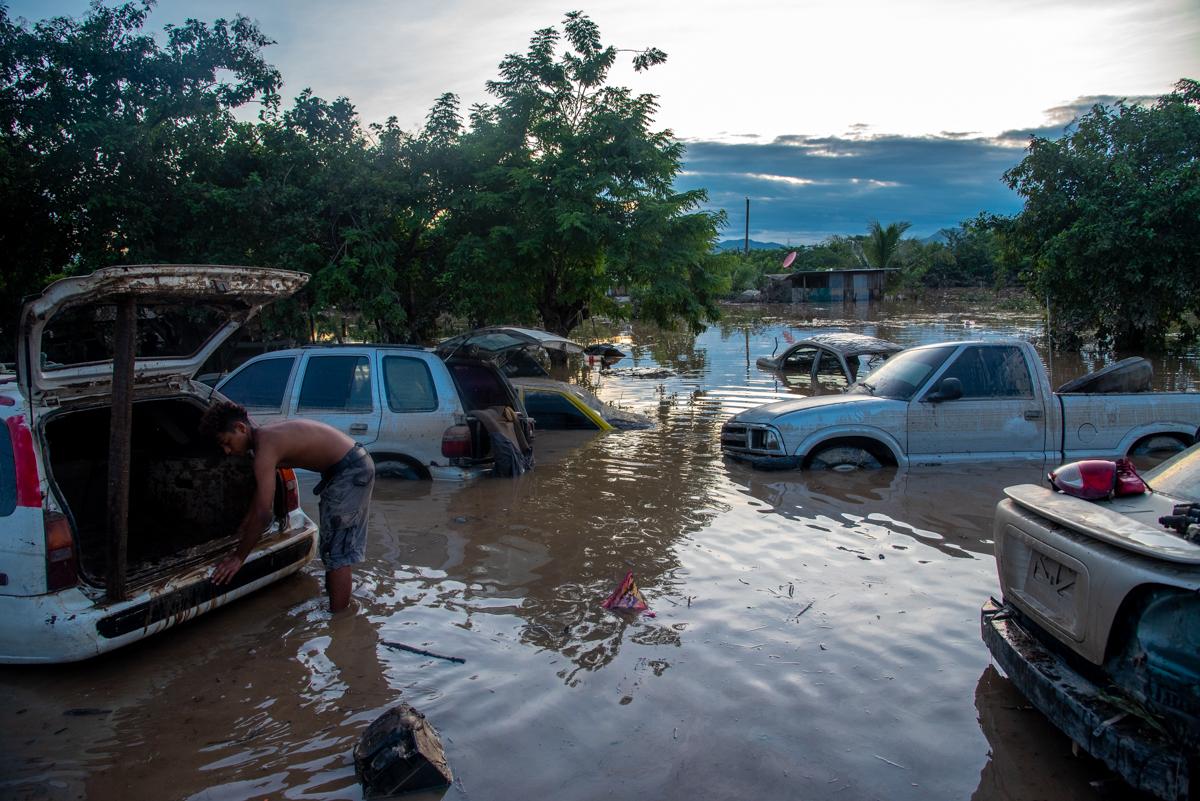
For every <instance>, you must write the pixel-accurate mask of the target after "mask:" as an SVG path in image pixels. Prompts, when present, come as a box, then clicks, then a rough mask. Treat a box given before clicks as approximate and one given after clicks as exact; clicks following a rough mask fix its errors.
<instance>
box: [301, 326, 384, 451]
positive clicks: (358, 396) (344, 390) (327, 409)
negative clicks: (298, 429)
mask: <svg viewBox="0 0 1200 801" xmlns="http://www.w3.org/2000/svg"><path fill="white" fill-rule="evenodd" d="M301 371H302V373H301V379H300V391H299V393H297V394H296V398H295V410H294V416H298V417H308V418H311V419H314V420H320V421H321V422H322V423H327V424H329V425H331V426H333V427H334V428H336V429H337V430H339V431H342V432H344V433H345V434H347V435H348V436H349V437H350V438H351V439H353V440H354V441H355V442H358V443H361V444H362V445H370V444H371V443H372V442H374V441H375V440H376V439H378V438H379V419H380V417H381V415H382V411H381V409H380V405H379V400H378V392H377V391H376V386H375V385H376V383H377V381H376V377H375V376H374V375H372V369H371V354H370V353H369V352H368V351H366V350H363V351H362V352H358V351H345V350H340V349H339V350H338V351H337V352H335V353H311V352H310V353H306V354H304V363H303V364H302V365H301Z"/></svg>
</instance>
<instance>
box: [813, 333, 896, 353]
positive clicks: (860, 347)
mask: <svg viewBox="0 0 1200 801" xmlns="http://www.w3.org/2000/svg"><path fill="white" fill-rule="evenodd" d="M806 342H807V343H814V344H817V345H820V346H822V347H826V348H829V349H830V350H834V351H837V352H839V353H841V354H842V355H843V356H862V355H865V354H868V353H899V352H900V351H902V350H904V346H903V345H897V344H896V343H895V342H888V341H887V340H886V339H879V338H878V337H872V336H867V335H866V334H855V333H851V332H849V331H836V332H833V333H828V334H813V335H812V336H810V337H805V338H804V339H798V340H796V342H795V344H793V345H791V346H790V347H795V346H796V345H803V344H804V343H806Z"/></svg>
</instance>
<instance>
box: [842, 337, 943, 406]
mask: <svg viewBox="0 0 1200 801" xmlns="http://www.w3.org/2000/svg"><path fill="white" fill-rule="evenodd" d="M956 347H957V346H956V345H943V346H942V347H937V348H921V349H920V350H910V351H904V352H902V353H897V354H896V355H895V356H893V357H892V358H890V359H888V360H887V361H886V362H884V364H883V365H882V366H881V367H879V368H878V369H877V370H875V371H874V372H872V373H871V377H870V378H869V379H867V380H866V381H862V382H859V383H858V384H856V385H855V388H854V391H855V392H865V393H867V394H869V395H878V396H880V397H882V398H894V399H896V400H908V399H909V398H911V397H912V396H913V393H914V392H916V391H917V390H918V389H920V388H921V385H922V384H924V383H925V379H927V378H929V376H930V375H931V374H932V373H933V371H935V370H937V369H938V368H939V367H941V366H942V362H944V361H946V357H948V356H949V355H950V354H951V353H953V352H954V349H955V348H956Z"/></svg>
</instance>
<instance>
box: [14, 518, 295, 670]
mask: <svg viewBox="0 0 1200 801" xmlns="http://www.w3.org/2000/svg"><path fill="white" fill-rule="evenodd" d="M316 543H317V528H316V526H315V525H314V524H313V522H312V521H311V520H308V519H307V518H305V519H304V525H303V526H302V527H301V528H300V529H299V530H297V531H294V532H293V533H292V534H290V535H289V536H288V537H287V538H286V539H284V540H282V541H280V542H275V543H271V544H270V545H268V546H266V547H263V548H261V549H260V550H258V551H255V552H254V553H252V554H251V556H250V558H249V559H247V560H246V563H245V564H244V565H243V566H242V569H241V570H239V571H238V573H237V574H236V575H235V576H234V577H233V579H232V580H231V581H230V583H229V584H227V585H223V586H221V587H217V586H216V585H214V584H213V583H212V582H211V581H210V580H209V578H208V576H209V573H210V572H211V571H212V567H213V564H212V563H211V562H207V563H204V564H201V565H198V566H197V567H195V568H193V569H191V570H190V571H188V573H187V574H186V575H181V576H178V577H176V578H174V579H171V580H168V581H166V582H164V583H162V584H157V585H153V586H151V587H147V588H144V589H142V590H141V591H139V592H137V593H136V594H135V595H133V596H132V597H130V598H129V599H127V600H124V601H116V602H109V601H105V600H99V601H97V600H94V599H93V598H91V597H89V596H88V595H85V594H84V592H83V591H82V590H81V588H79V587H73V588H71V589H69V590H63V591H61V592H56V593H49V594H46V595H35V596H28V597H25V596H0V663H9V664H14V663H38V662H75V661H79V660H82V659H89V658H91V657H94V656H98V655H99V654H102V653H104V652H106V651H112V650H114V649H116V648H119V647H121V646H123V645H128V644H129V643H132V642H135V641H137V640H141V639H145V638H146V637H149V636H151V635H153V634H157V633H158V632H161V631H164V630H166V629H169V628H172V627H174V626H177V625H179V624H180V623H183V622H184V621H187V620H191V619H192V618H194V617H197V616H198V615H201V614H204V613H205V612H209V611H211V610H213V609H217V608H219V607H222V606H224V605H225V604H227V603H229V602H231V601H234V600H236V599H238V598H240V597H242V596H244V595H249V594H250V593H252V592H254V591H255V590H257V589H259V588H261V587H265V586H267V585H268V584H272V583H274V582H276V581H279V580H280V579H282V578H284V577H285V576H288V575H291V574H292V573H295V572H297V571H298V570H300V569H301V568H302V567H304V565H305V563H306V562H308V560H309V559H311V558H312V556H313V554H314V552H315V551H316Z"/></svg>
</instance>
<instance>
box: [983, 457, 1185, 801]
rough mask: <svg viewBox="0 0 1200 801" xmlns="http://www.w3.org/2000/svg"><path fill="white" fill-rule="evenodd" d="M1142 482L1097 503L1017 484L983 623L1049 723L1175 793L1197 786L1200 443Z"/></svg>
mask: <svg viewBox="0 0 1200 801" xmlns="http://www.w3.org/2000/svg"><path fill="white" fill-rule="evenodd" d="M1064 472H1065V471H1064ZM1142 478H1143V479H1144V481H1145V484H1146V485H1148V486H1149V487H1150V489H1151V491H1149V492H1146V493H1144V494H1132V495H1128V496H1125V497H1114V498H1112V499H1111V500H1098V501H1089V500H1083V499H1082V498H1080V497H1072V496H1071V495H1068V494H1063V493H1060V492H1055V491H1054V490H1052V489H1051V488H1050V487H1048V486H1035V485H1031V484H1021V485H1017V486H1013V487H1009V488H1007V489H1006V490H1005V495H1007V498H1006V499H1005V500H1003V501H1001V502H1000V503H999V505H998V506H997V508H996V514H995V520H994V527H993V531H994V541H995V553H996V567H997V572H998V574H999V579H1000V590H1001V593H1002V599H1003V600H1002V601H1000V602H997V601H989V602H988V603H987V604H985V605H984V607H983V610H982V614H981V626H982V634H983V639H984V642H986V643H987V646H988V648H989V649H990V651H991V653H992V655H993V656H994V657H995V659H996V661H997V662H998V663H999V664H1000V666H1001V668H1003V670H1004V672H1005V673H1007V674H1008V677H1009V678H1010V679H1011V680H1012V682H1013V683H1014V684H1015V685H1016V686H1017V688H1018V689H1020V690H1021V691H1022V692H1023V693H1024V694H1025V695H1026V696H1027V697H1028V698H1029V700H1030V701H1031V702H1032V703H1033V705H1034V706H1035V707H1037V708H1038V709H1039V710H1041V712H1042V713H1043V714H1044V715H1046V717H1047V718H1049V719H1050V720H1051V722H1053V723H1054V724H1055V725H1056V726H1057V727H1058V728H1059V729H1061V730H1062V731H1063V732H1064V733H1066V734H1067V736H1068V737H1070V738H1071V739H1072V740H1073V741H1075V742H1076V743H1078V744H1079V746H1080V747H1082V748H1083V749H1084V750H1085V751H1087V752H1088V753H1090V754H1091V755H1092V756H1094V757H1096V758H1098V759H1100V760H1101V761H1103V762H1104V763H1105V764H1107V765H1108V766H1109V767H1110V768H1111V769H1112V770H1113V771H1114V772H1116V773H1118V774H1119V775H1121V776H1122V777H1123V778H1124V779H1125V780H1126V781H1127V782H1129V784H1131V785H1132V786H1134V787H1136V788H1138V789H1140V790H1143V791H1147V792H1151V793H1154V794H1155V795H1157V796H1159V797H1160V798H1164V799H1172V801H1175V799H1186V798H1189V797H1191V798H1196V797H1197V795H1196V794H1195V792H1193V791H1195V790H1196V788H1198V787H1200V526H1197V525H1195V523H1197V522H1200V445H1194V446H1192V447H1191V448H1189V449H1188V450H1186V451H1184V452H1182V453H1179V454H1177V455H1175V456H1173V457H1172V458H1170V459H1168V460H1167V461H1165V462H1163V463H1161V464H1159V465H1158V466H1157V467H1155V468H1153V469H1151V470H1149V471H1147V472H1146V473H1145V474H1144V475H1143V476H1142ZM1111 486H1112V485H1109V487H1110V488H1111ZM1101 489H1102V490H1103V489H1104V488H1101ZM1164 518H1165V520H1164ZM1164 523H1166V524H1169V525H1164Z"/></svg>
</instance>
